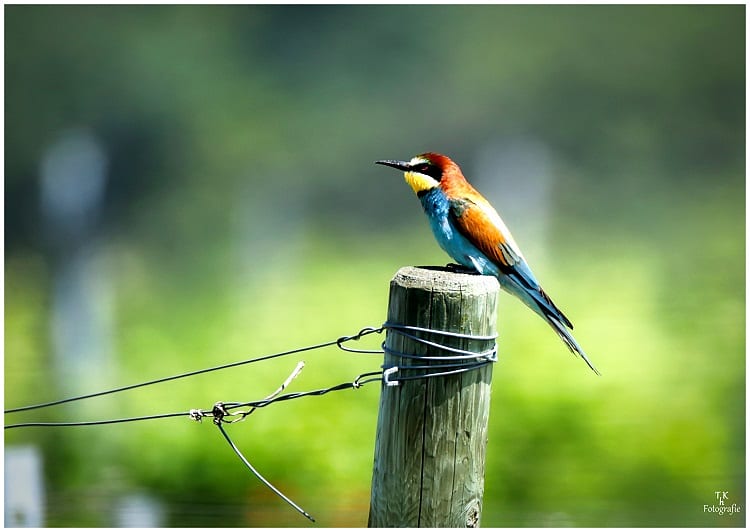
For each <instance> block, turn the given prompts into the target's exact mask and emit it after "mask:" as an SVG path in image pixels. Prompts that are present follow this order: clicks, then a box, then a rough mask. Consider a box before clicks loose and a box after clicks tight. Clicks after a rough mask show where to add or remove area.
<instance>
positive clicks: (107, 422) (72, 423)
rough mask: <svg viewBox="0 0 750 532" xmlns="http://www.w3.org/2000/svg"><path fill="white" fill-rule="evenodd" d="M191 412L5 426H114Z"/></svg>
mask: <svg viewBox="0 0 750 532" xmlns="http://www.w3.org/2000/svg"><path fill="white" fill-rule="evenodd" d="M189 415H190V412H176V413H174V414H156V415H153V416H139V417H126V418H120V419H105V420H102V421H70V422H59V423H57V422H55V423H37V422H31V423H15V424H13V425H5V427H3V428H5V429H17V428H21V427H85V426H89V425H112V424H114V423H129V422H131V421H145V420H148V419H164V418H169V417H182V416H189Z"/></svg>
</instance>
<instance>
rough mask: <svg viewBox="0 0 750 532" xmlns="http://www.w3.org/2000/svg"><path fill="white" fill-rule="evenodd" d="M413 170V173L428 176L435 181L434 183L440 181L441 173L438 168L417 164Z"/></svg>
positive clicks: (431, 165)
mask: <svg viewBox="0 0 750 532" xmlns="http://www.w3.org/2000/svg"><path fill="white" fill-rule="evenodd" d="M413 168H414V171H415V172H419V173H420V174H425V175H428V176H430V177H431V178H433V179H435V180H436V181H440V177H441V174H442V172H441V171H440V168H438V167H437V166H435V165H434V164H430V163H419V164H417V165H416V166H414V167H413Z"/></svg>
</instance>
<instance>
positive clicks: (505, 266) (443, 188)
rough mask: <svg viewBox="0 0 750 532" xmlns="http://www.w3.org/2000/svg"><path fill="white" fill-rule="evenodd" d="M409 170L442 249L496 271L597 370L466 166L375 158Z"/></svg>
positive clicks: (436, 157) (428, 156)
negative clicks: (472, 182)
mask: <svg viewBox="0 0 750 532" xmlns="http://www.w3.org/2000/svg"><path fill="white" fill-rule="evenodd" d="M375 163H376V164H382V165H385V166H390V167H392V168H396V169H398V170H402V171H403V172H404V178H405V179H406V182H407V183H408V184H409V185H410V186H411V188H412V189H414V192H416V194H417V197H418V198H419V200H420V201H421V202H422V207H423V208H424V211H425V213H427V217H428V218H429V219H430V227H432V232H433V233H434V234H435V238H437V241H438V243H439V244H440V247H441V248H443V250H445V251H446V252H447V253H448V255H450V256H451V257H452V258H453V260H455V261H456V262H458V263H459V264H461V265H462V266H465V267H467V268H470V269H472V270H476V271H477V272H479V273H480V274H482V275H494V276H495V277H497V279H498V281H500V286H502V287H503V289H505V290H506V291H508V292H510V293H511V294H513V295H514V296H516V297H518V298H519V299H520V300H521V301H523V302H524V303H526V305H528V306H529V307H530V308H531V310H533V311H534V312H536V313H537V314H539V315H540V316H541V317H542V318H544V320H545V321H546V322H547V323H549V324H550V326H551V327H552V328H553V329H554V331H555V332H556V333H557V335H558V336H559V337H560V338H561V339H562V341H563V342H565V345H567V346H568V348H569V349H570V350H571V351H572V352H573V353H577V354H578V355H580V357H581V358H583V360H584V361H586V364H588V366H589V367H590V368H591V369H592V370H593V371H594V372H595V373H596V374H597V375H600V373H599V371H598V370H597V369H596V368H595V367H594V365H593V364H592V363H591V361H590V360H589V359H588V357H586V354H585V353H584V352H583V349H581V346H579V345H578V342H576V340H575V338H573V336H572V335H571V334H570V331H569V330H568V329H573V324H572V323H570V320H568V318H566V317H565V315H564V314H563V313H562V312H561V311H560V309H559V308H557V306H556V305H555V304H554V303H553V302H552V300H551V299H550V297H549V296H548V295H547V294H546V293H545V292H544V290H542V287H541V286H540V285H539V282H538V281H537V280H536V277H534V274H533V273H531V269H529V265H528V264H527V263H526V259H524V256H523V254H522V253H521V250H520V249H519V248H518V245H517V244H516V242H515V240H513V236H512V235H511V234H510V231H509V230H508V228H507V227H506V226H505V224H504V223H503V220H502V219H501V218H500V215H498V214H497V211H496V210H495V209H494V208H493V207H492V205H490V203H489V202H488V201H487V200H486V199H484V198H483V197H482V196H481V194H479V192H477V191H476V189H474V187H472V186H471V185H470V184H469V182H468V181H466V178H465V177H464V175H463V173H461V169H460V168H459V167H458V165H457V164H456V163H454V162H453V161H452V160H451V159H450V158H448V157H446V156H445V155H441V154H439V153H423V154H421V155H417V156H416V157H414V158H413V159H412V160H411V161H408V162H406V161H391V160H383V161H375Z"/></svg>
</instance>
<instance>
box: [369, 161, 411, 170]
mask: <svg viewBox="0 0 750 532" xmlns="http://www.w3.org/2000/svg"><path fill="white" fill-rule="evenodd" d="M375 164H382V165H383V166H390V167H391V168H395V169H396V170H402V171H404V172H408V171H409V170H411V166H409V163H407V162H404V161H388V160H384V161H375Z"/></svg>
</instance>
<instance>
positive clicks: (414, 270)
mask: <svg viewBox="0 0 750 532" xmlns="http://www.w3.org/2000/svg"><path fill="white" fill-rule="evenodd" d="M498 291H499V285H498V282H497V279H495V278H494V277H488V276H482V275H476V274H471V273H456V272H454V271H452V270H450V269H448V268H438V267H406V268H401V269H400V270H399V271H398V272H397V273H396V275H395V276H394V278H393V279H392V280H391V287H390V298H389V302H388V320H387V324H388V325H389V327H388V328H387V336H386V341H385V357H384V366H383V367H384V368H385V373H386V374H387V377H388V379H387V382H386V383H384V385H383V386H382V388H381V396H380V410H379V413H378V425H377V436H376V442H375V462H374V466H373V475H372V491H371V499H370V516H369V521H368V525H369V526H370V527H396V526H398V527H476V526H478V525H479V520H480V517H481V511H482V495H483V493H484V463H485V452H486V448H487V423H488V420H489V405H490V385H491V380H492V365H493V364H492V360H494V353H495V351H494V348H495V337H496V330H497V329H496V322H497V294H498Z"/></svg>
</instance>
